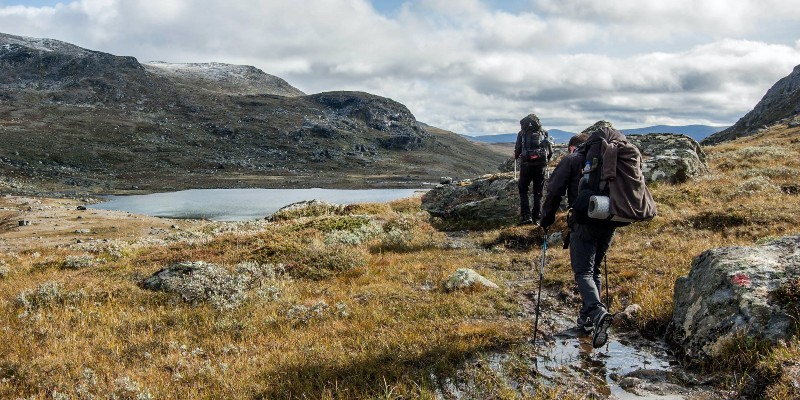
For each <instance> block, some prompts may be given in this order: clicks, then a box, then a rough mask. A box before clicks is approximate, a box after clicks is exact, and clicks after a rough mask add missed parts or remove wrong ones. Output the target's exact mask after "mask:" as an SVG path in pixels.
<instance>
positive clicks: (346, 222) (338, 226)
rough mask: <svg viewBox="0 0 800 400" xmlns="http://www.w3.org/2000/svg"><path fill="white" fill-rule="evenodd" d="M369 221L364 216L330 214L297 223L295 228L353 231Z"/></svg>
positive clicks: (369, 220) (322, 230) (321, 230)
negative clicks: (329, 215)
mask: <svg viewBox="0 0 800 400" xmlns="http://www.w3.org/2000/svg"><path fill="white" fill-rule="evenodd" d="M370 222H371V219H370V218H368V217H365V216H350V215H345V216H331V217H323V218H317V219H313V220H311V221H308V222H305V223H302V224H297V225H296V226H295V229H297V230H302V229H316V230H318V231H320V232H332V231H349V232H352V231H355V230H357V229H359V228H361V227H362V226H364V225H367V224H369V223H370Z"/></svg>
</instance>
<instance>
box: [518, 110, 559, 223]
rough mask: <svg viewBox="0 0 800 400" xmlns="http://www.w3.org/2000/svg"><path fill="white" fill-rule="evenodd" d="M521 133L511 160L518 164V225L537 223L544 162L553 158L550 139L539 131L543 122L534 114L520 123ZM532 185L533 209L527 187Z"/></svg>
mask: <svg viewBox="0 0 800 400" xmlns="http://www.w3.org/2000/svg"><path fill="white" fill-rule="evenodd" d="M519 125H520V131H519V133H517V143H516V145H515V146H514V159H516V160H519V161H520V169H519V181H518V187H519V206H520V207H519V209H520V220H519V223H520V225H526V224H533V223H534V221H537V222H538V219H539V216H540V211H541V206H542V191H543V189H544V179H545V178H544V176H545V170H546V169H547V163H548V162H550V158H552V157H553V149H552V147H551V145H550V136H549V135H548V134H547V131H545V130H544V129H542V123H541V122H540V121H539V117H537V116H536V115H535V114H529V115H528V116H526V117H525V118H523V119H522V120H520V121H519ZM531 183H533V187H532V188H531V191H532V192H533V193H532V194H533V207H531V204H530V199H529V198H528V187H529V186H531Z"/></svg>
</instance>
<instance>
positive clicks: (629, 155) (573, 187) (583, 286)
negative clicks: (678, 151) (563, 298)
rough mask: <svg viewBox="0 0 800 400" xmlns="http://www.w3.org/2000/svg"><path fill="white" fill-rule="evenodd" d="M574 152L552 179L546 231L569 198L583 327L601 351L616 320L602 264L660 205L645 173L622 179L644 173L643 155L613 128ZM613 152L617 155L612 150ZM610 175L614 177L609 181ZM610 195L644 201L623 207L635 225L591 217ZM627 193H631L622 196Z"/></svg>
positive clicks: (589, 133)
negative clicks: (621, 231) (626, 231)
mask: <svg viewBox="0 0 800 400" xmlns="http://www.w3.org/2000/svg"><path fill="white" fill-rule="evenodd" d="M569 148H570V151H571V152H570V153H569V154H567V155H566V156H565V157H564V158H562V159H561V161H560V162H559V163H558V165H557V166H556V167H555V169H554V170H553V174H552V175H551V176H550V181H549V182H548V186H547V196H546V197H545V199H544V204H543V206H542V220H541V224H540V225H541V226H542V228H544V229H545V230H546V229H547V227H549V226H550V225H552V224H553V223H554V222H555V215H556V212H557V211H558V208H559V205H560V204H561V199H562V197H563V195H564V193H565V192H566V193H567V200H568V202H569V206H570V212H569V213H568V218H567V224H568V225H569V234H568V235H569V242H568V246H569V249H570V251H569V256H570V263H571V265H572V271H573V273H574V274H575V283H577V285H578V290H579V291H580V293H581V299H582V300H583V305H582V307H581V309H580V312H579V314H578V320H577V324H578V327H580V328H583V330H584V331H586V332H592V331H593V334H592V346H593V347H595V348H597V347H601V346H603V345H604V344H605V343H606V341H607V340H608V333H607V330H608V327H609V326H611V322H612V319H613V316H612V315H611V314H610V313H609V312H608V310H607V307H606V305H605V304H603V302H602V301H601V300H600V293H601V288H602V285H601V280H600V278H601V272H600V263H601V261H602V260H603V258H604V257H605V255H606V252H607V251H608V248H609V246H610V245H611V240H612V239H613V237H614V231H615V229H616V227H618V226H624V225H627V224H628V223H630V222H635V221H637V220H645V219H649V218H652V217H653V216H655V213H656V210H655V202H653V200H652V197H651V196H650V193H649V191H648V190H647V187H646V185H645V183H644V178H642V177H641V173H639V174H638V175H639V176H636V174H635V173H632V174H627V175H622V174H623V173H627V172H630V171H628V170H626V169H625V168H626V167H627V166H630V167H631V168H632V169H640V167H641V154H640V153H639V150H638V149H637V148H636V147H635V146H633V145H631V144H629V143H628V142H627V140H626V139H625V135H623V134H622V133H621V132H619V131H618V130H616V129H614V128H613V127H612V126H611V124H610V123H608V122H606V121H600V122H598V123H596V124H594V125H592V126H591V127H589V128H587V129H586V130H584V131H583V132H582V133H581V135H576V136H574V137H573V138H572V139H570V142H569ZM611 148H613V149H614V150H613V151H609V150H606V149H611ZM611 157H614V158H611ZM604 160H605V162H604ZM606 164H608V165H606ZM621 168H622V169H621ZM612 170H613V171H612ZM607 174H608V175H609V176H610V175H614V176H613V177H612V178H610V179H607V178H606V177H605V176H606V175H607ZM601 176H602V178H601ZM584 178H585V179H584ZM582 180H583V181H584V182H581V181H582ZM609 182H613V184H610V183H609ZM601 186H602V187H601ZM612 186H613V187H612ZM598 188H600V189H598ZM605 191H611V192H613V193H611V194H610V195H609V196H620V197H623V198H626V199H628V198H630V199H638V200H632V201H629V202H623V203H627V205H632V207H631V208H633V209H632V210H629V211H630V212H625V213H624V214H625V215H626V216H627V217H628V218H632V219H624V218H623V219H613V220H612V219H611V217H614V216H611V217H608V218H607V219H595V218H597V217H590V216H587V215H590V214H591V213H587V211H586V209H588V208H589V206H588V204H589V202H590V200H589V199H590V197H589V195H592V197H597V196H594V195H595V194H601V192H602V193H605ZM621 191H622V192H625V193H624V194H620V192H621ZM626 211H628V210H626ZM620 214H622V212H620ZM614 218H616V217H614Z"/></svg>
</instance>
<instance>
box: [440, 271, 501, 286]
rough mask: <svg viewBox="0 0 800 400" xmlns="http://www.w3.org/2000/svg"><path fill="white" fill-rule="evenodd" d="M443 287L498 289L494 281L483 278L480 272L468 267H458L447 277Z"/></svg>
mask: <svg viewBox="0 0 800 400" xmlns="http://www.w3.org/2000/svg"><path fill="white" fill-rule="evenodd" d="M444 287H445V289H447V290H448V291H452V290H460V289H469V288H476V287H481V288H486V289H499V286H497V284H496V283H494V282H492V281H490V280H488V279H486V278H484V277H483V276H482V275H481V274H479V273H477V272H475V271H474V270H472V269H470V268H459V269H457V270H456V272H454V273H453V275H450V277H449V278H448V279H447V282H445V284H444Z"/></svg>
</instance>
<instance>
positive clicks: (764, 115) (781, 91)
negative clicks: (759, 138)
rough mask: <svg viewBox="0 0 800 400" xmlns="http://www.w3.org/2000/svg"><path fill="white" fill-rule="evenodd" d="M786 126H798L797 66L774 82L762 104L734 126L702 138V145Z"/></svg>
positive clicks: (799, 88)
mask: <svg viewBox="0 0 800 400" xmlns="http://www.w3.org/2000/svg"><path fill="white" fill-rule="evenodd" d="M777 123H787V124H789V125H790V126H792V125H793V126H797V125H800V65H798V66H796V67H794V70H793V71H792V73H791V74H789V75H788V76H786V77H784V78H782V79H781V80H779V81H778V82H776V83H775V84H774V85H772V87H771V88H770V89H769V90H768V91H767V93H766V94H765V95H764V97H763V98H762V99H761V101H759V102H758V104H756V106H755V107H754V108H753V109H752V110H751V111H750V112H748V113H747V114H745V116H744V117H742V118H740V119H739V121H737V122H736V124H734V125H733V126H731V127H730V128H728V129H725V130H723V131H721V132H717V133H715V134H713V135H710V136H708V137H707V138H705V139H703V140H702V141H701V143H702V144H703V145H713V144H718V143H722V142H726V141H729V140H733V139H736V138H739V137H743V136H750V135H754V134H756V133H758V132H759V131H761V130H762V129H764V128H766V127H767V126H770V125H774V124H777Z"/></svg>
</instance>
